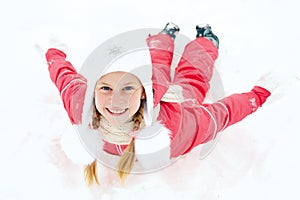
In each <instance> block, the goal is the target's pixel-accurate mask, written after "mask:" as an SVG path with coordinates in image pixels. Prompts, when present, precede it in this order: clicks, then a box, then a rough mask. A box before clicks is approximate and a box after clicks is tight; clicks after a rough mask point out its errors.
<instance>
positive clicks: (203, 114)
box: [158, 86, 271, 157]
mask: <svg viewBox="0 0 300 200" xmlns="http://www.w3.org/2000/svg"><path fill="white" fill-rule="evenodd" d="M270 94H271V93H270V92H269V91H268V90H266V89H264V88H261V87H257V86H255V87H254V88H253V89H252V90H251V91H250V92H247V93H242V94H233V95H231V96H228V97H226V98H224V99H222V100H220V101H217V102H215V103H212V104H203V105H194V104H192V103H189V102H183V103H181V104H179V103H165V102H163V103H161V111H160V113H159V116H158V120H159V121H161V122H162V123H163V124H165V126H166V127H167V128H168V129H169V130H170V131H171V157H178V156H180V155H183V154H186V153H188V152H190V151H191V150H192V149H193V148H194V147H196V146H198V145H200V144H203V143H206V142H208V141H210V140H212V139H214V138H215V136H216V134H217V133H218V132H220V131H222V130H224V129H225V128H226V127H228V126H230V125H233V124H235V123H237V122H239V121H241V120H242V119H244V118H245V117H246V116H248V115H250V114H252V113H253V112H255V111H256V110H257V109H258V108H259V107H260V106H262V104H263V103H264V102H265V100H266V99H267V98H268V96H270Z"/></svg>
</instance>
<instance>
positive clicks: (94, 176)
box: [84, 99, 145, 186]
mask: <svg viewBox="0 0 300 200" xmlns="http://www.w3.org/2000/svg"><path fill="white" fill-rule="evenodd" d="M144 102H145V99H141V104H140V108H139V110H138V111H137V112H136V113H135V115H134V116H133V117H132V119H133V120H132V121H133V127H132V130H133V131H137V130H139V129H140V126H141V123H142V121H143V113H144ZM100 119H101V114H100V113H99V111H98V110H97V108H96V106H95V104H94V109H93V116H92V127H93V129H98V128H99V127H100ZM135 160H136V156H135V146H134V138H132V139H131V141H130V143H129V145H128V146H127V147H126V149H125V151H124V153H123V154H122V155H121V157H120V160H119V162H118V166H117V167H118V170H117V171H118V175H119V178H120V179H121V181H122V183H123V184H124V182H125V179H126V177H127V176H128V175H129V174H130V172H131V170H132V168H133V166H134V162H135ZM84 178H85V180H86V182H87V184H88V186H91V185H92V184H94V183H96V184H98V185H100V183H99V180H98V173H97V159H95V160H94V161H93V162H92V163H91V164H89V165H87V166H86V167H85V169H84Z"/></svg>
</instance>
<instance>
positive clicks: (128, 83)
mask: <svg viewBox="0 0 300 200" xmlns="http://www.w3.org/2000/svg"><path fill="white" fill-rule="evenodd" d="M139 84H140V83H138V82H127V83H124V84H122V85H139ZM97 85H108V86H111V85H110V84H109V83H106V82H98V83H97Z"/></svg>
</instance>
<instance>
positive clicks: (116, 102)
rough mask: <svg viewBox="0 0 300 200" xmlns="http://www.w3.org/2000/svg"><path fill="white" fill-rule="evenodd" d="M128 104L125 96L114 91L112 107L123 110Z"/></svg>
mask: <svg viewBox="0 0 300 200" xmlns="http://www.w3.org/2000/svg"><path fill="white" fill-rule="evenodd" d="M125 104H126V99H125V98H124V95H122V94H120V92H118V91H114V92H113V93H112V95H111V106H112V107H120V108H122V107H123V106H124V105H125Z"/></svg>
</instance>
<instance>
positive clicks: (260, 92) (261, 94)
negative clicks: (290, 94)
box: [251, 86, 271, 106]
mask: <svg viewBox="0 0 300 200" xmlns="http://www.w3.org/2000/svg"><path fill="white" fill-rule="evenodd" d="M251 91H252V92H254V93H255V94H256V95H257V96H258V98H259V100H260V106H262V105H263V104H264V103H265V102H266V100H267V98H268V97H269V96H270V95H271V92H270V91H269V90H267V89H266V88H263V87H261V86H254V88H253V89H252V90H251Z"/></svg>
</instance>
